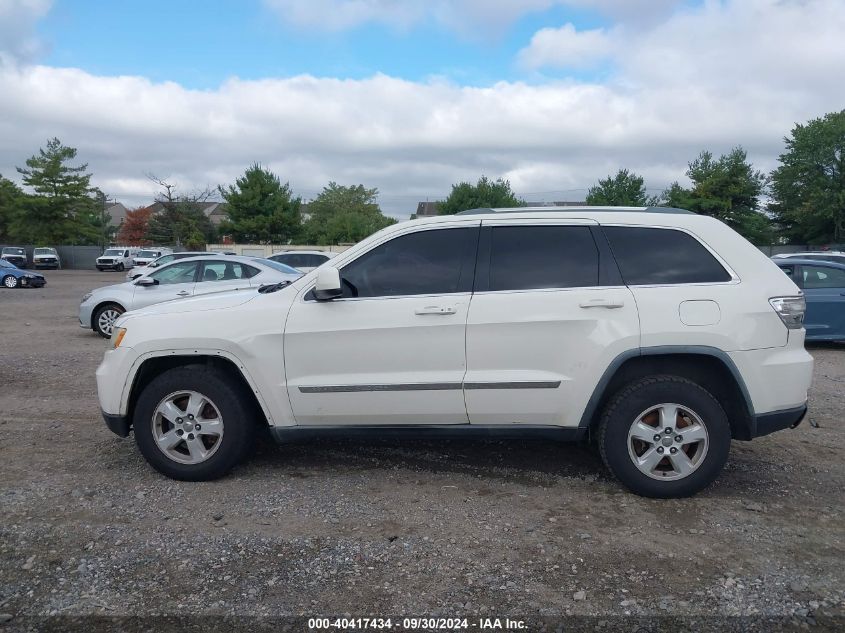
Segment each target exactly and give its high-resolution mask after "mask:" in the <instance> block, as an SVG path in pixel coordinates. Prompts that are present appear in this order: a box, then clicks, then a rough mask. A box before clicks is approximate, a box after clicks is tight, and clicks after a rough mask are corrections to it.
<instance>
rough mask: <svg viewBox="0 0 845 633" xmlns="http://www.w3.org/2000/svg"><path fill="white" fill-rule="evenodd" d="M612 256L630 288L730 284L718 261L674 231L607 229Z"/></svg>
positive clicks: (616, 227)
mask: <svg viewBox="0 0 845 633" xmlns="http://www.w3.org/2000/svg"><path fill="white" fill-rule="evenodd" d="M604 232H605V234H606V235H607V239H608V240H609V241H610V247H611V248H612V249H613V255H614V256H615V257H616V262H617V263H618V264H619V271H620V272H621V273H622V278H623V279H624V280H625V283H626V284H627V285H629V286H643V285H651V284H656V285H665V284H700V283H716V282H722V281H730V279H731V276H730V274H728V271H726V270H725V268H724V266H722V265H721V264H720V263H719V262H718V260H717V259H716V258H715V257H713V255H711V254H710V251H708V250H707V249H706V248H704V246H703V245H702V244H701V243H700V242H699V241H698V240H697V239H695V238H694V237H693V236H692V235H689V234H688V233H684V232H683V231H676V230H673V229H652V228H642V227H635V226H606V227H604Z"/></svg>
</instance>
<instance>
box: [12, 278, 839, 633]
mask: <svg viewBox="0 0 845 633" xmlns="http://www.w3.org/2000/svg"><path fill="white" fill-rule="evenodd" d="M46 276H47V278H48V286H47V287H46V288H43V289H39V290H15V291H12V290H6V289H0V315H2V321H0V341H2V342H0V357H2V362H0V463H1V464H2V467H0V468H2V470H1V471H0V472H2V481H0V613H2V614H5V615H2V616H0V620H6V621H7V622H6V623H5V625H0V631H2V630H4V629H9V630H11V629H12V628H15V626H16V623H17V625H19V626H20V625H21V624H22V623H27V626H34V625H33V624H32V622H33V621H32V620H28V619H27V616H44V615H62V616H68V615H70V616H73V615H89V614H100V615H110V616H115V615H117V616H122V615H129V614H131V615H140V616H147V615H152V614H169V615H181V614H192V615H196V614H199V615H214V616H216V617H220V616H223V615H226V614H259V615H260V614H269V615H288V614H298V615H307V616H324V615H343V614H351V615H354V616H368V615H370V616H381V615H390V614H393V615H396V614H400V615H402V614H404V615H442V616H458V615H459V616H462V617H472V618H475V617H476V616H479V615H482V616H492V617H496V616H498V617H505V616H529V617H535V616H541V615H598V616H600V617H603V618H607V617H610V618H613V617H614V616H622V615H627V614H630V615H648V616H651V615H668V616H703V617H704V618H707V617H712V616H713V615H722V616H730V615H742V616H757V615H761V614H762V615H768V616H778V617H780V616H787V617H788V618H789V619H788V621H789V622H791V623H792V624H793V625H796V626H805V627H806V626H810V627H811V628H812V629H813V630H821V629H826V628H828V627H833V626H834V625H833V624H832V622H833V620H831V619H830V618H831V617H835V616H836V617H841V616H843V615H845V571H843V562H845V542H843V537H845V519H843V497H845V494H843V489H845V448H843V440H845V430H843V415H845V399H843V394H845V347H843V346H838V347H837V346H820V347H813V348H812V349H811V353H812V354H813V356H814V357H815V359H816V372H815V382H814V385H813V392H812V397H811V408H810V416H809V420H810V422H811V423H812V425H811V424H810V423H807V422H805V423H804V424H803V425H802V426H800V427H799V428H798V429H796V430H794V431H784V432H781V433H777V434H775V435H772V436H769V437H765V438H761V439H758V440H755V441H754V442H751V443H741V442H735V443H734V444H733V447H732V450H731V457H730V460H729V462H728V465H727V468H726V470H725V472H724V474H723V475H722V477H721V478H720V479H719V480H718V481H717V483H716V484H715V485H714V486H712V487H711V488H710V489H708V490H707V491H705V492H704V493H703V494H701V495H699V496H697V497H695V498H693V499H686V500H679V501H657V500H647V499H642V498H638V497H635V496H633V495H630V494H627V493H625V492H623V491H622V490H621V489H620V487H619V486H618V485H617V484H616V483H615V482H614V481H613V480H611V479H610V478H609V476H608V474H607V473H606V471H605V470H604V468H603V466H602V465H601V463H600V461H599V459H598V458H597V457H595V456H594V455H593V454H592V453H591V452H590V451H589V450H587V449H585V448H582V447H579V446H575V445H567V444H555V443H545V442H528V441H523V442H520V441H501V442H498V441H495V442H493V441H489V442H488V441H483V442H482V441H473V442H470V441H425V442H423V441H399V440H388V441H376V442H361V441H357V442H353V441H349V440H333V441H319V442H310V443H301V444H296V445H289V446H285V447H275V446H269V445H267V446H262V447H261V448H260V449H259V451H258V454H257V456H256V457H255V458H253V460H252V461H251V462H249V463H248V464H246V465H245V466H242V467H241V468H239V469H238V470H237V471H236V472H234V473H233V474H232V475H230V476H229V477H228V478H226V479H224V480H222V481H218V482H213V483H202V484H192V483H180V482H175V481H171V480H168V479H165V478H164V477H162V476H160V475H158V474H156V473H155V472H154V471H152V470H151V469H150V468H149V467H147V466H146V464H145V462H144V461H143V460H142V458H141V457H140V455H139V453H138V451H137V450H136V448H135V444H134V441H133V440H132V439H131V438H130V439H126V440H122V439H120V438H118V437H116V436H114V435H112V434H111V433H110V432H108V431H107V430H106V428H105V426H104V424H103V422H102V419H101V418H100V414H99V409H98V405H97V398H96V389H95V381H94V370H95V368H96V366H97V364H98V363H99V361H100V359H101V357H102V354H103V351H104V350H105V348H106V342H105V341H104V340H103V339H101V338H99V337H98V336H96V335H95V334H94V333H92V332H91V331H90V330H83V329H81V328H80V327H79V326H78V323H77V318H76V309H77V306H78V303H79V299H80V297H81V296H82V294H83V293H84V292H86V291H87V290H90V289H91V288H93V287H95V286H99V285H105V284H108V283H117V282H118V281H121V280H122V279H123V274H118V273H97V272H96V271H90V272H89V271H58V272H47V273H46ZM36 622H37V621H36ZM605 622H606V621H605V620H602V619H598V620H596V625H597V626H599V627H601V626H604V624H605ZM840 625H841V621H840ZM36 628H37V627H36ZM628 630H630V628H629V629H628Z"/></svg>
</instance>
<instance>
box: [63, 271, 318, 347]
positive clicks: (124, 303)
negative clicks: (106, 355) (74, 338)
mask: <svg viewBox="0 0 845 633" xmlns="http://www.w3.org/2000/svg"><path fill="white" fill-rule="evenodd" d="M301 276H302V272H300V271H298V270H296V269H294V268H291V267H290V266H285V265H284V264H280V263H278V262H274V261H271V260H269V259H261V258H258V257H237V256H229V255H210V256H205V257H189V258H185V259H179V260H176V261H173V262H171V263H169V264H167V265H165V266H161V267H160V268H158V269H156V270H155V271H154V272H151V273H149V274H147V275H144V276H143V277H140V278H138V279H136V280H134V281H129V282H126V283H122V284H115V285H113V286H105V287H103V288H97V289H96V290H94V291H92V292H89V293H88V294H86V295H85V296H84V297H82V303H80V304H79V325H80V327H83V328H86V329H87V328H91V329H92V330H94V331H95V332H96V333H97V334H99V335H100V336H103V337H105V338H109V337H110V336H111V333H112V327H113V326H114V322H115V320H116V319H117V318H118V317H119V316H120V315H121V314H123V313H124V312H128V311H129V310H137V309H138V308H143V307H145V306H148V305H152V304H154V303H161V302H163V301H173V300H177V299H183V298H185V297H192V296H196V295H201V294H206V293H211V292H223V291H227V290H248V289H250V288H259V287H260V286H264V285H267V284H276V283H280V282H285V281H294V280H296V279H299V278H300V277H301Z"/></svg>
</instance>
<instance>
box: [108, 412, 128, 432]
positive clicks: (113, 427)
mask: <svg viewBox="0 0 845 633" xmlns="http://www.w3.org/2000/svg"><path fill="white" fill-rule="evenodd" d="M103 420H105V421H106V426H107V427H109V431H111V432H112V433H114V434H115V435H119V436H120V437H126V436H127V435H129V429H130V428H131V427H132V423H131V422H130V421H129V417H128V416H125V415H112V414H111V413H106V412H105V411H103Z"/></svg>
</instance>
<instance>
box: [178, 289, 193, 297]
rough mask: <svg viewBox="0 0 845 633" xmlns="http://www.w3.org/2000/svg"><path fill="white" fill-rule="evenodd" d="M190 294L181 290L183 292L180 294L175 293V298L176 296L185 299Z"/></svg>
mask: <svg viewBox="0 0 845 633" xmlns="http://www.w3.org/2000/svg"><path fill="white" fill-rule="evenodd" d="M190 294H191V293H190V292H188V291H187V290H183V291H181V292H177V293H176V296H178V297H187V296H188V295H190Z"/></svg>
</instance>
